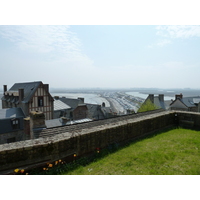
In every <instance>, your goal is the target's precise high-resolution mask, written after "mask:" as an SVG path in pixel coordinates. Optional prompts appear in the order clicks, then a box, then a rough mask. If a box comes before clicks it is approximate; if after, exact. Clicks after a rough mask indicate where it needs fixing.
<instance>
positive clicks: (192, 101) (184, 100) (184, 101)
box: [170, 94, 200, 112]
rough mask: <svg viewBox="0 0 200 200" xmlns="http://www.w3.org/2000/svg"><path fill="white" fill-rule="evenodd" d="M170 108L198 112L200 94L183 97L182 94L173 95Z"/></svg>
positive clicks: (199, 110) (199, 108)
mask: <svg viewBox="0 0 200 200" xmlns="http://www.w3.org/2000/svg"><path fill="white" fill-rule="evenodd" d="M170 109H171V110H183V111H192V112H200V96H194V97H183V95H182V94H178V95H175V100H174V101H172V103H171V104H170Z"/></svg>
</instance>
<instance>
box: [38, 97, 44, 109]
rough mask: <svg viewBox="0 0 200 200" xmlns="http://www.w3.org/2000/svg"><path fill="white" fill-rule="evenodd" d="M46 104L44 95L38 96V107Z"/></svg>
mask: <svg viewBox="0 0 200 200" xmlns="http://www.w3.org/2000/svg"><path fill="white" fill-rule="evenodd" d="M42 106H44V99H43V97H42V96H40V97H38V107H42Z"/></svg>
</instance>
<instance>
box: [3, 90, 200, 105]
mask: <svg viewBox="0 0 200 200" xmlns="http://www.w3.org/2000/svg"><path fill="white" fill-rule="evenodd" d="M119 91H120V90H119ZM125 93H126V94H128V95H132V96H135V97H140V98H143V99H146V98H147V97H148V95H149V94H154V95H158V94H164V100H165V101H168V100H172V99H173V100H174V99H175V95H176V94H180V93H182V94H183V97H190V96H200V89H189V88H186V89H141V90H138V89H137V90H129V91H125ZM51 95H52V96H59V97H66V98H75V99H77V98H78V97H81V98H84V100H85V103H89V104H99V105H102V103H103V102H104V103H105V104H106V107H110V104H109V102H108V101H107V100H106V99H105V98H103V97H102V96H101V95H100V93H98V91H96V92H93V93H90V92H89V91H88V92H87V93H85V92H84V93H82V92H81V91H80V92H77V93H71V92H65V93H55V92H54V93H51ZM2 96H3V93H0V99H1V97H2ZM1 108H2V101H1V100H0V109H1Z"/></svg>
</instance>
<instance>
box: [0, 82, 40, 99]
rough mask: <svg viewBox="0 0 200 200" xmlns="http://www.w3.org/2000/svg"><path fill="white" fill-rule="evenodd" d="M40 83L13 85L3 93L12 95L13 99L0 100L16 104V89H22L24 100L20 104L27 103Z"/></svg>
mask: <svg viewBox="0 0 200 200" xmlns="http://www.w3.org/2000/svg"><path fill="white" fill-rule="evenodd" d="M41 83H42V81H35V82H28V83H15V84H14V85H13V86H12V87H11V88H10V89H9V90H8V91H6V92H5V95H6V94H9V95H12V94H13V97H11V96H9V97H5V96H4V97H3V98H2V100H7V101H12V102H14V101H15V102H16V103H18V101H19V94H18V89H24V99H23V101H22V102H23V103H28V102H29V101H30V99H31V98H32V96H33V95H34V93H35V91H36V90H37V88H38V87H39V85H40V84H41Z"/></svg>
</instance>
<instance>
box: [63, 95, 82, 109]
mask: <svg viewBox="0 0 200 200" xmlns="http://www.w3.org/2000/svg"><path fill="white" fill-rule="evenodd" d="M59 100H60V101H62V102H63V103H65V104H67V105H68V106H70V107H71V108H72V109H75V108H76V107H77V106H78V105H80V104H83V102H82V100H80V99H70V98H65V97H62V98H59Z"/></svg>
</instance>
